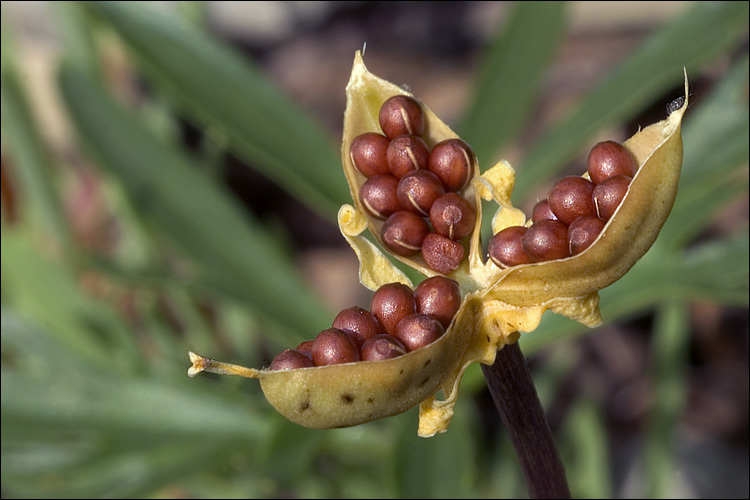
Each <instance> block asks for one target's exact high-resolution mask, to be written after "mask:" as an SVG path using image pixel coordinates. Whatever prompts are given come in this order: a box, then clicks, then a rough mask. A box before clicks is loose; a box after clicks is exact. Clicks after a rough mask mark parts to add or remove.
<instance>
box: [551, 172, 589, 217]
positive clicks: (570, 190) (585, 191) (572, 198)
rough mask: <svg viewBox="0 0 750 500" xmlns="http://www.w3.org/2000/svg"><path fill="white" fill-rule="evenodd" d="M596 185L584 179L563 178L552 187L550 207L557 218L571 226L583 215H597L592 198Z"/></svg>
mask: <svg viewBox="0 0 750 500" xmlns="http://www.w3.org/2000/svg"><path fill="white" fill-rule="evenodd" d="M593 192H594V185H593V184H592V183H591V181H589V180H588V179H584V178H583V177H575V176H570V177H563V178H562V179H560V180H559V181H557V182H556V183H555V185H554V186H552V190H551V191H550V192H549V196H547V200H549V207H550V209H551V210H552V213H554V214H555V215H556V216H557V218H558V219H559V220H560V222H562V223H563V224H565V225H569V224H570V223H571V222H573V221H574V220H576V219H577V218H578V217H581V216H582V215H596V207H595V206H594V200H593V199H592V198H591V195H592V193H593Z"/></svg>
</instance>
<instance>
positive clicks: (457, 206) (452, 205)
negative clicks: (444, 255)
mask: <svg viewBox="0 0 750 500" xmlns="http://www.w3.org/2000/svg"><path fill="white" fill-rule="evenodd" d="M430 222H431V223H432V227H433V228H435V232H436V233H438V234H439V235H441V236H445V237H446V238H450V239H452V240H460V239H461V238H463V237H464V236H467V235H468V234H469V233H471V232H472V231H473V230H474V225H475V224H476V222H477V213H476V210H474V207H472V206H471V203H469V201H468V200H467V199H466V198H464V197H462V196H461V195H459V194H456V193H445V194H444V195H443V196H441V197H440V198H438V199H437V200H435V202H434V203H433V204H432V207H431V208H430Z"/></svg>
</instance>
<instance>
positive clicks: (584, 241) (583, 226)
mask: <svg viewBox="0 0 750 500" xmlns="http://www.w3.org/2000/svg"><path fill="white" fill-rule="evenodd" d="M605 224H606V222H604V221H603V220H601V219H600V218H599V217H592V216H590V215H586V216H583V217H578V218H577V219H576V220H574V221H573V222H571V223H570V226H568V244H569V245H570V254H571V255H578V254H579V253H581V252H583V251H584V250H586V249H587V248H588V247H590V246H591V244H592V243H593V242H594V240H595V239H596V238H597V237H598V236H599V233H601V232H602V229H603V228H604V225H605Z"/></svg>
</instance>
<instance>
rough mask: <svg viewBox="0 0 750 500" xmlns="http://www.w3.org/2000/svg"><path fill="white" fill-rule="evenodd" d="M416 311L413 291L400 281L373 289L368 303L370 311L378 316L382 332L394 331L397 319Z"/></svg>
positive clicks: (389, 332) (399, 319)
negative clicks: (373, 291) (373, 292)
mask: <svg viewBox="0 0 750 500" xmlns="http://www.w3.org/2000/svg"><path fill="white" fill-rule="evenodd" d="M416 311H417V304H416V302H415V300H414V292H412V291H411V288H409V287H408V286H406V285H404V284H402V283H388V284H387V285H383V286H381V287H380V288H378V289H377V290H376V291H375V294H373V296H372V302H371V303H370V312H371V313H372V314H373V315H374V316H375V317H376V318H378V321H380V325H381V326H382V327H383V330H384V332H383V333H387V334H388V335H393V334H394V333H396V327H397V326H398V323H399V321H401V320H402V319H403V318H405V317H406V316H408V315H410V314H414V313H415V312H416Z"/></svg>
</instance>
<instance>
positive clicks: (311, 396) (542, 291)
mask: <svg viewBox="0 0 750 500" xmlns="http://www.w3.org/2000/svg"><path fill="white" fill-rule="evenodd" d="M685 88H686V98H685V103H684V105H683V106H682V107H681V108H680V109H678V110H675V111H673V112H672V113H671V114H670V116H669V117H668V118H667V119H666V120H664V121H662V122H659V123H657V124H654V125H651V126H649V127H647V128H645V129H644V130H642V131H640V132H638V133H637V134H635V135H634V136H633V137H631V138H630V139H629V140H628V141H626V142H625V147H626V148H627V149H628V150H629V151H630V152H631V153H632V154H633V156H634V158H635V159H636V161H637V164H638V171H637V172H636V175H635V176H634V178H633V180H632V182H631V184H630V187H629V190H628V193H627V194H626V196H625V198H624V199H623V201H622V203H621V205H620V206H619V208H618V209H617V211H616V212H615V213H614V215H613V216H612V217H611V218H610V219H609V221H608V222H607V224H606V225H605V227H604V229H603V230H602V232H601V234H600V235H599V237H598V238H597V239H596V240H595V241H594V243H592V245H591V246H589V247H588V248H587V249H586V250H585V251H583V252H581V253H580V254H578V255H576V256H574V257H569V258H566V259H561V260H557V261H550V262H541V263H535V264H525V265H520V266H516V267H512V268H508V269H500V268H498V267H497V266H496V265H495V264H494V263H493V262H492V261H491V260H489V259H488V260H487V262H484V261H483V260H482V256H481V255H480V254H481V242H480V240H479V233H480V231H479V227H480V226H481V217H482V214H481V203H480V202H479V198H480V197H481V198H482V199H485V200H494V201H495V202H496V203H497V204H498V205H499V209H498V211H497V213H496V214H495V216H494V217H493V219H492V227H493V231H494V232H495V233H496V232H498V231H500V230H501V229H503V228H505V227H508V226H514V225H527V226H528V225H530V221H527V220H526V216H525V214H524V213H523V212H522V211H520V210H518V209H516V208H514V207H513V206H512V204H511V202H510V195H511V193H512V190H513V186H514V183H515V172H514V170H513V168H512V167H511V166H510V165H509V164H508V163H507V162H505V161H500V162H498V163H497V164H496V165H495V166H494V167H492V168H490V169H489V170H487V171H486V172H485V173H484V174H483V175H481V176H480V175H479V169H478V166H476V165H477V164H476V161H475V172H474V175H473V178H472V180H471V182H470V183H469V184H468V186H467V187H466V188H464V190H463V191H462V192H461V194H462V195H463V196H464V197H465V198H467V199H469V200H473V203H474V204H475V206H476V207H477V225H476V228H475V230H474V232H473V234H472V236H471V239H470V241H469V242H468V245H469V252H468V255H469V259H468V262H465V263H464V264H462V266H461V267H460V268H459V269H457V270H456V271H454V272H453V273H451V275H449V276H450V277H451V278H453V279H455V280H456V281H458V283H459V286H460V288H461V291H462V304H461V307H460V308H459V310H458V312H457V313H456V315H455V317H454V318H453V321H452V322H451V324H450V325H449V327H448V328H447V330H446V332H445V334H444V335H443V336H442V337H441V338H439V339H438V340H437V341H435V342H433V343H432V344H430V345H428V346H426V347H423V348H421V349H418V350H416V351H413V352H410V353H407V354H405V355H403V356H399V357H397V358H394V359H389V360H383V361H365V362H357V363H347V364H340V365H331V366H323V367H313V368H301V369H296V370H285V371H272V370H267V369H264V370H255V369H251V368H244V367H239V366H235V365H227V364H225V363H218V362H214V361H213V360H210V359H208V358H204V357H201V356H198V355H195V354H193V353H191V361H192V362H193V366H192V367H191V368H190V370H189V371H188V374H189V375H191V376H194V375H196V374H197V373H199V372H201V371H204V370H206V371H212V372H217V373H231V374H236V375H242V376H245V377H251V378H258V379H259V380H260V384H261V388H262V389H263V392H264V394H265V396H266V398H267V399H268V401H269V402H270V403H271V404H272V405H273V406H274V407H275V408H276V409H277V410H278V411H279V412H280V413H282V414H283V415H284V416H285V417H287V418H288V419H289V420H292V421H293V422H296V423H298V424H300V425H303V426H305V427H310V428H335V427H347V426H352V425H357V424H361V423H364V422H369V421H372V420H375V419H378V418H382V417H387V416H391V415H396V414H398V413H401V412H404V411H406V410H408V409H410V408H412V407H413V406H415V405H417V404H419V405H420V411H419V429H418V434H419V435H420V436H423V437H429V436H432V435H434V434H437V433H440V432H444V431H445V430H446V429H447V427H448V424H449V423H450V420H451V417H452V415H453V408H454V405H455V403H456V399H457V395H458V387H459V384H460V380H461V377H462V375H463V372H464V370H465V369H466V368H467V367H468V366H469V365H470V364H472V363H474V362H480V363H485V364H492V363H493V362H494V360H495V356H496V353H497V350H498V349H501V348H502V347H503V346H504V345H506V344H509V343H513V342H515V341H516V340H517V339H518V336H519V332H529V331H532V330H534V329H535V328H537V326H538V325H539V322H540V321H541V318H542V315H543V313H544V312H545V311H546V310H548V309H549V310H552V311H554V312H556V313H558V314H562V315H564V316H567V317H569V318H572V319H575V320H576V321H579V322H581V323H583V324H585V325H588V326H597V325H598V324H600V323H601V317H600V314H599V295H598V293H597V292H598V290H600V289H601V288H604V287H606V286H608V285H610V284H612V283H613V282H614V281H616V280H617V279H619V278H620V277H622V276H623V275H624V274H625V273H626V272H627V271H628V270H629V269H630V268H631V267H632V266H633V265H634V264H635V262H636V261H637V260H638V259H639V258H640V257H642V256H643V254H645V252H646V251H648V249H649V248H650V246H651V245H652V244H653V242H654V240H655V238H656V236H657V235H658V233H659V231H660V229H661V227H662V225H663V224H664V222H665V220H666V218H667V216H668V215H669V212H670V210H671V207H672V204H673V203H674V198H675V195H676V192H677V183H678V180H679V172H680V168H681V163H682V139H681V135H680V123H681V120H682V116H683V114H684V112H685V110H686V109H687V77H686V78H685ZM396 94H404V95H411V94H409V93H408V92H406V91H405V90H403V89H401V88H399V87H397V86H395V85H393V84H390V83H388V82H386V81H384V80H381V79H379V78H377V77H375V76H374V75H371V74H370V73H369V72H368V71H367V69H366V68H365V66H364V63H363V61H362V57H361V55H360V53H359V52H358V53H357V54H356V56H355V61H354V67H353V69H352V76H351V79H350V81H349V84H348V86H347V109H346V115H345V122H344V140H343V151H342V159H343V165H344V172H345V175H346V177H347V180H348V181H349V186H350V189H351V192H352V197H353V199H354V202H355V206H352V205H344V206H342V207H341V209H340V211H339V215H338V220H339V227H340V229H341V232H342V234H343V235H344V237H345V238H346V239H347V241H348V242H349V244H350V245H351V246H352V248H353V249H354V250H355V252H356V254H357V256H358V258H359V260H360V281H361V282H362V283H363V284H364V285H365V286H366V287H368V288H370V289H371V290H376V289H377V288H379V287H380V286H382V285H384V284H386V283H392V282H400V283H404V284H406V285H408V286H410V287H412V283H411V282H410V280H409V279H408V278H407V277H406V276H405V275H404V274H403V273H402V272H401V271H400V270H398V269H397V268H396V267H395V266H394V265H393V263H392V262H391V260H390V259H389V257H388V256H386V255H385V254H384V253H383V252H382V251H381V250H380V248H378V246H377V245H375V244H373V243H372V242H371V241H369V240H368V238H366V237H365V235H364V232H365V230H366V229H369V230H370V232H371V233H372V235H373V236H374V238H375V239H376V240H377V241H378V242H379V243H381V244H382V242H380V240H379V238H380V236H379V235H380V228H381V227H382V223H383V221H380V220H378V219H375V218H374V217H371V216H369V215H368V214H367V212H366V211H365V210H364V208H363V207H362V206H360V203H359V200H358V199H357V194H358V192H359V187H360V186H361V184H362V183H363V182H364V181H365V178H364V176H362V175H361V174H360V173H359V172H358V171H357V170H356V169H355V168H354V166H353V164H352V163H351V161H350V159H349V155H348V153H347V152H348V149H349V145H350V144H351V141H352V139H353V138H354V137H356V136H357V135H359V134H362V133H364V132H372V131H378V130H379V128H378V127H379V124H378V110H379V108H380V105H381V104H382V103H383V102H384V101H385V100H386V99H387V98H388V97H390V96H392V95H396ZM423 110H424V113H425V117H426V126H425V132H424V139H425V141H426V142H427V143H428V145H429V146H430V147H432V146H434V144H436V143H437V142H440V141H441V140H444V139H447V138H452V137H457V136H456V135H455V134H454V133H453V132H452V131H451V130H450V129H449V128H448V127H447V126H446V125H445V124H444V123H443V122H442V121H440V120H439V119H438V118H437V117H436V116H435V115H434V114H433V113H432V112H431V111H430V110H429V108H427V107H426V106H424V105H423ZM584 177H586V174H584ZM391 257H395V258H397V259H398V260H400V261H402V262H405V263H407V264H408V265H410V266H411V267H413V268H415V269H417V270H419V271H420V272H422V273H423V274H424V275H425V276H432V275H435V272H434V271H432V270H431V269H429V267H427V266H426V265H425V263H424V260H423V259H422V258H421V257H416V258H403V257H398V256H391ZM439 391H442V392H443V394H444V395H445V399H444V400H437V399H436V398H435V395H436V393H438V392H439Z"/></svg>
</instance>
